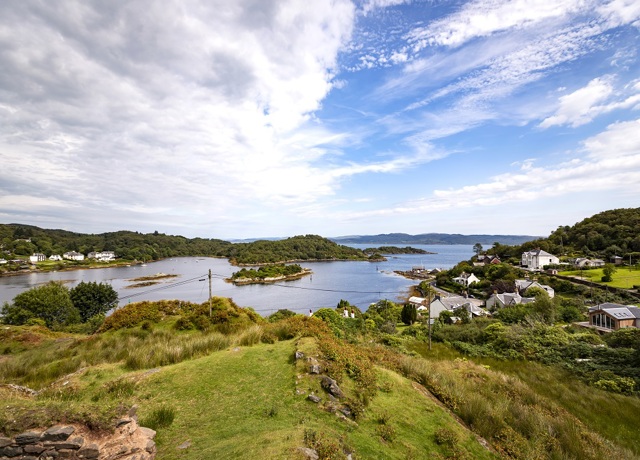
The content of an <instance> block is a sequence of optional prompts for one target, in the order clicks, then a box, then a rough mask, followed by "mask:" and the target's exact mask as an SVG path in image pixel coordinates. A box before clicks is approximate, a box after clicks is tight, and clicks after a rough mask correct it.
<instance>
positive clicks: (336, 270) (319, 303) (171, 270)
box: [0, 244, 473, 315]
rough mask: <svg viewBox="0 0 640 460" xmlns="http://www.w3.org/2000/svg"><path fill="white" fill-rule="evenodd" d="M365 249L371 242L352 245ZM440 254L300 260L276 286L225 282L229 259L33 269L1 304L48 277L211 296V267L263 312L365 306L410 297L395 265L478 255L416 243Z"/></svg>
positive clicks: (121, 291)
mask: <svg viewBox="0 0 640 460" xmlns="http://www.w3.org/2000/svg"><path fill="white" fill-rule="evenodd" d="M350 246H353V247H356V248H360V249H364V248H366V247H370V245H356V244H354V245H350ZM414 247H417V248H420V249H425V250H427V251H430V252H435V253H436V254H399V255H391V256H387V258H388V260H387V261H386V262H378V263H376V262H310V263H301V264H300V265H302V266H303V267H306V268H310V269H311V270H312V271H313V275H311V276H307V277H304V278H302V279H300V280H296V281H288V282H282V283H278V284H275V285H273V284H271V285H261V284H253V285H246V286H234V285H233V284H230V283H227V282H225V281H224V278H227V277H229V276H230V275H231V274H232V273H233V272H234V271H237V270H238V268H237V267H234V266H232V265H230V264H229V262H228V261H227V259H214V258H208V257H207V258H202V257H178V258H173V259H165V260H161V261H158V262H149V263H147V266H145V267H142V266H140V265H136V266H131V267H114V268H102V269H87V270H75V271H66V272H53V273H30V274H27V275H18V276H9V277H2V278H0V303H2V302H5V301H9V302H10V301H11V300H12V299H13V298H14V297H15V296H16V295H18V294H19V293H21V292H23V291H25V290H27V289H30V288H32V287H34V286H37V285H40V284H43V283H47V282H48V281H51V280H55V281H64V282H65V283H66V284H67V286H69V287H73V286H75V285H77V284H78V283H80V282H81V281H86V282H90V281H96V282H107V283H109V284H111V285H112V286H113V288H114V289H115V290H116V291H117V292H118V295H119V298H120V305H121V306H122V305H125V304H126V303H129V302H137V301H141V300H162V299H179V300H186V301H191V302H198V303H201V302H204V301H205V300H207V298H208V295H209V283H208V279H207V276H208V275H207V274H208V271H209V270H211V273H212V284H211V286H212V293H213V295H214V296H222V297H231V298H232V299H233V300H234V301H235V302H236V303H237V304H238V305H240V306H242V307H253V308H255V309H256V311H258V312H259V313H261V314H263V315H269V314H271V313H273V312H275V311H277V310H278V309H280V308H288V309H289V310H293V311H296V312H299V313H307V312H308V311H309V310H314V311H315V310H317V309H318V308H321V307H335V306H336V305H337V304H338V302H339V301H340V299H346V300H348V301H349V302H350V303H352V304H353V305H357V306H358V307H359V308H361V309H363V310H366V309H367V307H368V306H369V305H370V304H371V303H373V302H377V301H378V300H380V299H390V300H393V301H402V300H404V299H406V297H407V295H408V294H409V291H410V289H411V287H412V286H415V285H416V284H417V282H416V281H414V280H409V279H406V278H404V277H402V276H399V275H396V274H395V273H394V271H395V270H409V269H411V268H412V267H414V266H424V267H426V268H436V267H438V268H450V267H452V266H454V265H455V264H457V263H458V262H460V261H461V260H467V259H469V258H470V257H471V256H472V255H473V246H471V245H414ZM156 273H166V274H171V275H178V276H177V277H175V278H168V279H164V280H161V282H159V283H158V284H155V285H153V286H146V287H142V288H131V287H129V286H131V285H132V284H135V282H134V281H131V280H132V279H133V278H138V277H141V276H149V275H154V274H156Z"/></svg>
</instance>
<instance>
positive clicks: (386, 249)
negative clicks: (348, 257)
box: [363, 246, 437, 254]
mask: <svg viewBox="0 0 640 460" xmlns="http://www.w3.org/2000/svg"><path fill="white" fill-rule="evenodd" d="M363 252H364V253H365V254H437V253H436V252H431V251H425V250H424V249H419V248H413V247H411V246H405V247H404V248H400V247H398V246H380V247H379V248H367V249H365V250H364V251H363Z"/></svg>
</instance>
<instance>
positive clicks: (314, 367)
mask: <svg viewBox="0 0 640 460" xmlns="http://www.w3.org/2000/svg"><path fill="white" fill-rule="evenodd" d="M320 372H322V369H320V365H319V364H312V365H311V366H309V374H319V373H320Z"/></svg>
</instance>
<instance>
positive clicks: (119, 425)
mask: <svg viewBox="0 0 640 460" xmlns="http://www.w3.org/2000/svg"><path fill="white" fill-rule="evenodd" d="M132 421H133V420H132V419H130V418H121V419H120V420H118V421H117V422H116V428H120V427H121V426H122V425H126V424H127V423H131V422H132Z"/></svg>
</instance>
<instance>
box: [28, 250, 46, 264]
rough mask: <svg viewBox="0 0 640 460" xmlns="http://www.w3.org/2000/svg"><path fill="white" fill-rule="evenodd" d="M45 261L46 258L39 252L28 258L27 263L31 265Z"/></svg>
mask: <svg viewBox="0 0 640 460" xmlns="http://www.w3.org/2000/svg"><path fill="white" fill-rule="evenodd" d="M45 260H47V256H45V255H44V254H42V253H40V252H35V253H33V254H32V255H30V256H29V262H31V263H32V264H35V263H38V262H44V261H45Z"/></svg>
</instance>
